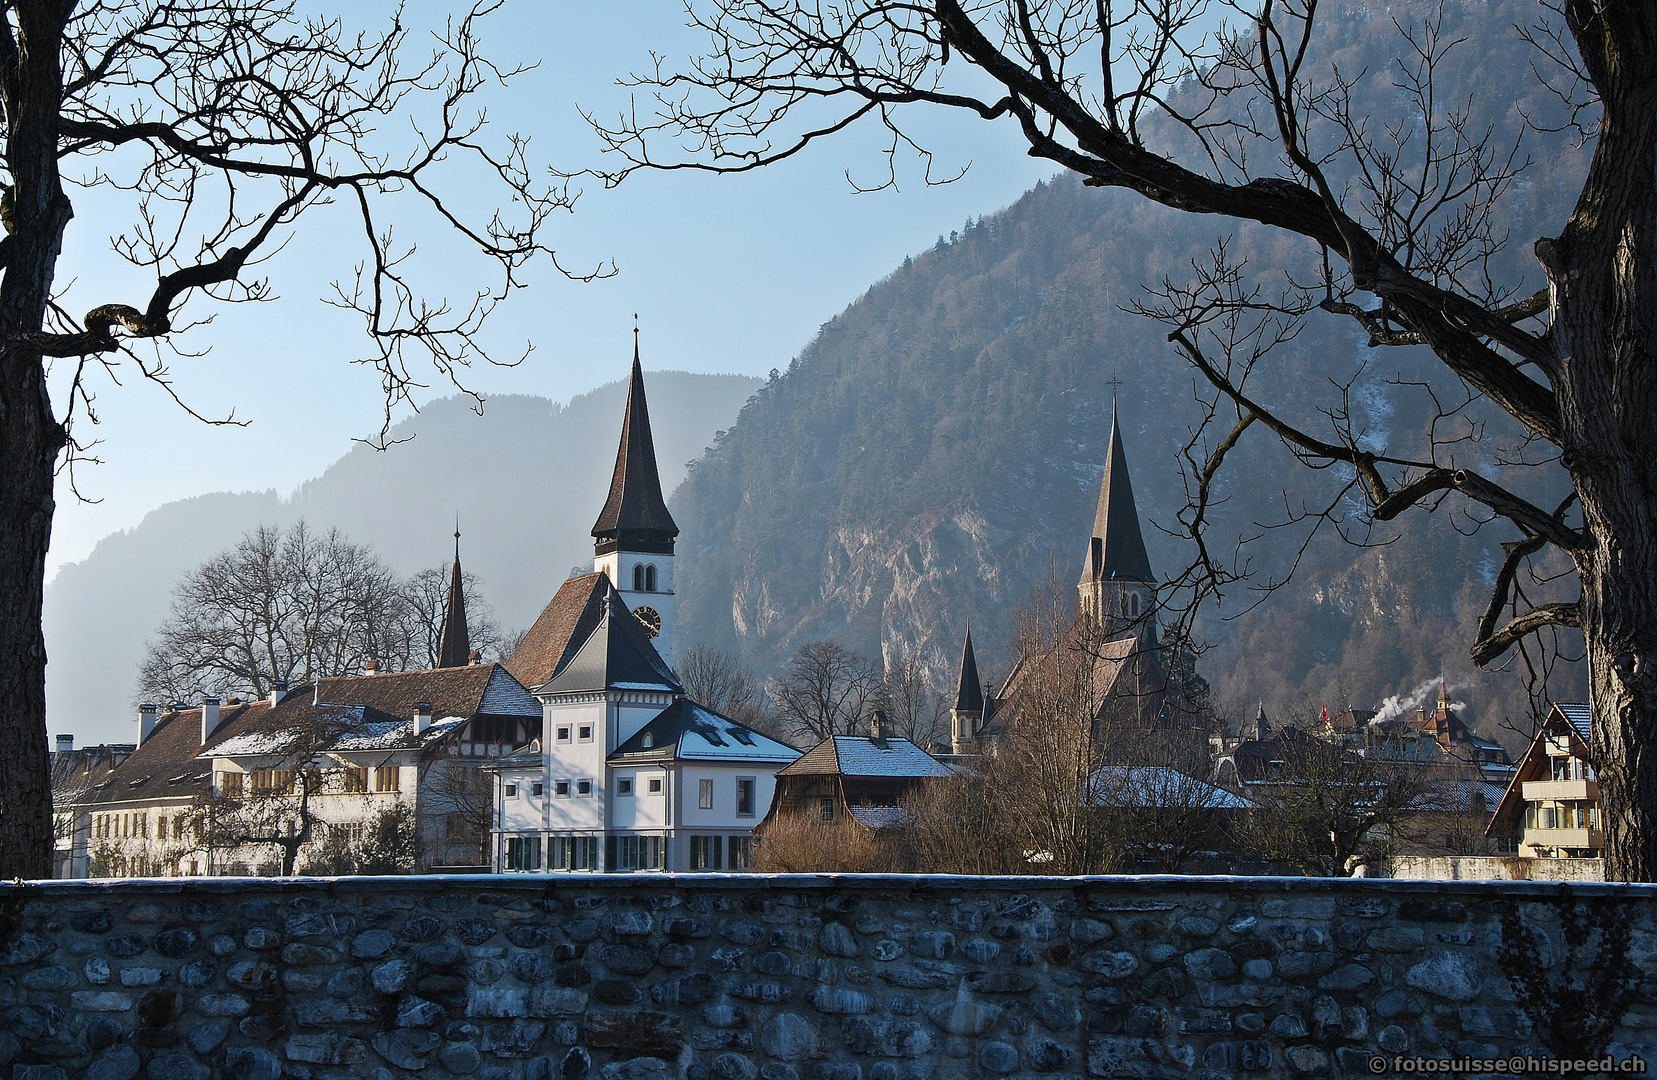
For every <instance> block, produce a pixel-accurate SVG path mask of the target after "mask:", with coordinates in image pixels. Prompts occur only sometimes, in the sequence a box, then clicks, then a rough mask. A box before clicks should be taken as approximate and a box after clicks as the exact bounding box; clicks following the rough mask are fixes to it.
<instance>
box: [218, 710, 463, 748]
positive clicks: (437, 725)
mask: <svg viewBox="0 0 1657 1080" xmlns="http://www.w3.org/2000/svg"><path fill="white" fill-rule="evenodd" d="M313 708H315V709H317V710H318V711H319V715H318V716H317V718H316V721H314V722H318V723H324V724H327V725H328V728H329V729H330V730H326V731H324V732H320V733H319V732H316V731H309V732H308V731H306V730H305V729H303V728H300V727H296V726H288V727H283V728H278V729H276V730H274V731H248V732H244V733H242V734H240V735H234V736H232V737H230V738H228V739H226V740H225V741H223V742H221V743H219V744H218V745H216V746H214V747H213V748H212V749H210V750H208V751H206V752H205V753H203V754H201V755H199V757H200V758H201V759H210V758H217V757H269V756H274V755H279V754H286V753H289V752H290V751H292V750H293V749H294V748H295V747H296V746H297V745H298V744H299V742H300V740H301V738H317V737H318V734H321V735H322V736H323V737H322V738H321V739H320V740H319V742H318V745H317V747H316V749H318V750H319V751H320V750H327V751H330V752H333V753H341V754H344V753H354V752H362V751H374V750H415V749H419V748H420V747H423V746H425V745H427V744H428V743H431V742H433V741H435V740H437V739H441V738H443V737H444V736H445V735H448V734H450V733H452V732H454V731H455V730H457V729H458V728H459V727H460V726H461V725H462V724H464V723H466V720H467V718H466V717H464V716H447V717H444V718H443V719H442V720H436V721H433V722H432V725H431V726H430V727H428V728H427V729H426V730H425V731H423V732H419V733H416V732H415V729H414V721H413V720H412V719H411V720H394V719H368V718H367V712H368V710H367V709H366V708H365V707H364V706H362V705H330V704H328V703H327V702H321V703H319V704H317V705H315V706H313ZM383 715H384V714H376V716H383Z"/></svg>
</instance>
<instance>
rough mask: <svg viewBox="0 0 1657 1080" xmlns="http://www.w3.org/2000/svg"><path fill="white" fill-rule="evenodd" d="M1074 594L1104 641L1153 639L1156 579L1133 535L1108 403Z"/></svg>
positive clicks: (1124, 469)
mask: <svg viewBox="0 0 1657 1080" xmlns="http://www.w3.org/2000/svg"><path fill="white" fill-rule="evenodd" d="M1077 588H1078V589H1079V590H1080V592H1081V606H1082V611H1083V612H1084V613H1086V614H1087V615H1090V616H1092V617H1093V619H1095V620H1096V621H1097V622H1098V623H1099V624H1100V625H1101V626H1102V627H1103V629H1104V633H1105V637H1106V638H1107V639H1110V638H1116V637H1119V636H1121V635H1122V634H1125V633H1134V634H1140V635H1148V636H1150V637H1151V638H1153V639H1154V637H1155V634H1156V622H1155V620H1154V619H1153V618H1152V608H1153V606H1154V604H1155V602H1156V577H1155V575H1153V574H1152V573H1151V560H1150V558H1149V557H1148V556H1146V554H1145V538H1144V536H1143V535H1142V534H1141V533H1140V531H1139V508H1138V507H1137V506H1136V505H1135V504H1134V498H1133V484H1132V482H1131V481H1130V480H1129V479H1128V459H1127V455H1126V454H1125V453H1124V452H1123V450H1122V433H1121V431H1120V430H1119V429H1118V427H1117V423H1116V403H1115V402H1114V401H1113V402H1111V407H1110V449H1109V451H1107V452H1106V455H1105V476H1104V481H1103V482H1102V483H1101V484H1100V486H1099V508H1098V510H1097V511H1096V512H1095V513H1094V517H1093V535H1092V537H1091V538H1089V540H1088V544H1087V556H1086V558H1085V559H1084V560H1083V563H1082V580H1081V581H1080V582H1079V583H1078V585H1077Z"/></svg>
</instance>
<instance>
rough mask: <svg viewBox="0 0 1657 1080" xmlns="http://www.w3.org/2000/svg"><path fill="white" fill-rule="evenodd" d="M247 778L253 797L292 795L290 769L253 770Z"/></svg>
mask: <svg viewBox="0 0 1657 1080" xmlns="http://www.w3.org/2000/svg"><path fill="white" fill-rule="evenodd" d="M247 776H248V786H249V787H250V788H251V789H252V791H253V794H255V795H291V794H293V770H292V769H255V770H253V771H252V772H250V773H248V774H247Z"/></svg>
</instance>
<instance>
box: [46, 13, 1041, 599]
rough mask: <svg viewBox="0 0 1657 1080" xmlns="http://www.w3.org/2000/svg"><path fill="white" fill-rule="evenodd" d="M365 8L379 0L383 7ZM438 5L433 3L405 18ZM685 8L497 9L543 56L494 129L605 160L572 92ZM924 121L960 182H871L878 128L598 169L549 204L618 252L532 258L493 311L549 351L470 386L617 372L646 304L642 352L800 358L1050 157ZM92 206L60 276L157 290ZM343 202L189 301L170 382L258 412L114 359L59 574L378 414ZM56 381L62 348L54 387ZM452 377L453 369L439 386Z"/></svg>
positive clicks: (679, 363) (591, 92)
mask: <svg viewBox="0 0 1657 1080" xmlns="http://www.w3.org/2000/svg"><path fill="white" fill-rule="evenodd" d="M389 6H390V5H389V4H388V5H386V8H387V9H388V10H389ZM350 10H351V11H352V15H353V18H361V19H366V16H365V15H364V12H366V11H367V10H368V5H367V4H362V5H352V6H351V9H350ZM443 10H444V6H443V5H440V4H435V3H417V4H415V5H414V7H413V15H414V17H415V18H416V19H419V18H431V17H433V16H439V17H440V16H441V13H442V12H443ZM683 22H684V15H683V10H682V8H681V7H680V5H679V4H678V3H675V2H671V0H605V2H603V3H568V2H563V0H559V2H554V3H547V2H539V3H530V2H524V0H520V2H517V3H512V4H509V5H508V7H507V9H506V10H505V11H503V12H502V13H501V14H500V15H498V16H496V17H494V18H492V19H491V20H490V21H489V22H488V23H486V24H485V27H484V33H483V37H484V43H485V51H486V52H487V53H488V54H489V55H491V56H493V57H496V58H499V59H501V60H502V61H503V62H514V61H515V62H525V63H539V65H540V67H539V68H538V69H537V70H536V71H534V72H531V73H528V74H526V75H524V76H522V77H521V78H520V79H519V80H517V81H516V82H515V83H514V87H513V90H512V92H511V94H510V95H509V96H506V97H497V98H496V99H495V100H493V101H492V102H491V106H490V118H491V124H492V130H494V131H495V132H496V133H497V134H504V133H505V132H507V131H510V130H517V131H522V132H524V133H526V134H529V135H531V136H532V137H533V140H534V141H533V143H532V147H533V150H532V156H533V157H534V158H535V159H536V160H538V161H539V162H541V163H543V164H546V163H551V164H556V165H558V166H559V167H561V168H565V169H571V170H573V169H578V168H582V167H588V166H595V165H602V164H603V161H602V159H601V158H600V156H599V147H598V143H597V140H596V139H595V137H594V136H593V135H592V133H591V132H590V131H589V130H588V129H587V127H586V125H585V123H584V122H583V121H582V119H581V117H580V116H579V114H578V113H577V105H580V106H582V107H585V108H587V109H589V110H596V111H597V112H599V113H600V114H606V113H609V114H613V113H614V112H615V111H616V110H618V109H620V108H621V107H622V106H623V105H624V104H625V103H626V101H627V91H625V90H621V89H619V88H617V87H616V86H615V81H616V79H617V78H618V76H621V75H624V74H626V73H627V72H629V71H636V70H641V69H643V68H645V67H646V66H647V65H648V64H649V62H650V61H649V57H650V54H651V52H652V51H654V52H656V53H659V54H663V55H665V56H666V57H668V58H669V59H670V60H671V59H678V58H683V57H685V56H687V55H689V54H690V53H692V52H694V51H696V50H697V47H698V45H699V44H700V41H699V39H698V38H697V37H696V36H695V35H694V34H693V33H692V32H690V31H688V30H687V29H686V28H685V27H684V25H683ZM910 120H911V122H912V130H913V131H914V132H915V133H916V134H917V135H918V136H919V137H920V139H921V140H922V141H923V142H924V143H925V144H927V145H928V146H929V148H931V149H933V150H934V151H935V152H936V153H937V154H938V162H939V164H938V166H937V168H936V172H939V173H942V172H950V173H952V172H954V171H958V170H960V169H961V168H963V167H966V168H967V173H966V176H965V177H964V178H963V179H961V180H960V181H958V182H956V183H953V184H950V185H947V186H942V187H928V186H927V185H926V184H925V183H924V182H923V180H922V174H921V171H920V168H919V167H918V166H916V165H914V163H912V162H911V163H909V167H907V168H905V169H904V170H903V171H902V172H901V173H900V179H902V180H903V183H902V185H901V190H899V191H896V192H893V191H885V192H880V193H876V194H857V193H855V192H854V191H853V190H852V187H851V184H850V183H849V182H848V180H847V178H846V173H847V172H848V170H849V171H850V172H851V174H852V176H853V178H855V179H861V180H864V181H867V180H870V179H873V178H876V177H878V176H879V175H880V173H881V171H882V170H883V168H884V165H883V160H882V158H881V156H880V152H879V151H880V148H881V145H882V143H881V140H880V138H879V132H878V131H876V130H874V129H872V128H871V129H869V130H867V131H863V132H856V131H854V132H852V133H849V134H847V135H845V136H843V137H841V138H839V139H837V140H835V141H833V142H831V143H827V144H823V145H821V146H819V147H817V148H815V149H813V150H812V151H811V152H809V153H806V154H804V155H801V156H800V157H798V158H796V159H794V160H792V161H789V162H786V163H784V164H782V165H779V166H775V167H772V168H770V169H765V170H761V171H759V172H756V173H751V174H747V175H744V176H733V177H714V176H707V175H701V174H691V173H671V174H641V175H638V176H635V177H634V178H633V179H631V180H629V181H628V182H627V183H625V184H623V185H622V186H621V187H620V188H618V189H615V190H610V191H606V190H603V189H602V188H601V187H599V186H598V185H596V184H587V185H586V186H585V192H584V194H583V196H582V198H581V200H580V201H579V203H578V205H577V208H576V210H575V213H574V214H573V215H571V216H569V217H567V218H564V219H562V220H559V221H556V222H554V224H553V232H552V233H551V236H552V239H553V241H554V244H555V246H556V247H557V249H558V252H559V257H560V259H561V260H563V261H565V263H566V265H569V266H572V267H582V266H589V265H596V264H598V263H600V262H608V261H610V260H614V262H615V263H616V264H617V266H618V268H619V273H618V274H617V275H616V276H615V277H614V278H613V279H610V280H607V281H600V282H594V283H590V284H576V283H572V282H569V281H566V280H563V279H561V278H560V277H559V276H558V275H556V274H555V273H553V272H551V271H550V268H549V267H547V266H542V267H541V268H539V269H538V270H536V271H535V272H534V273H532V274H531V275H530V281H531V283H532V287H531V288H530V289H529V290H527V291H525V292H520V293H518V294H517V295H516V296H515V297H514V298H513V300H512V302H511V304H510V306H509V307H508V308H506V309H503V310H502V311H501V312H500V313H499V317H498V318H497V320H496V322H495V324H494V327H493V330H492V341H493V343H494V344H496V345H497V346H498V347H499V348H500V349H501V351H502V352H503V353H515V352H516V351H517V350H519V349H521V348H522V346H523V345H524V344H525V343H530V344H532V345H533V346H534V351H533V353H532V354H531V356H530V358H529V359H528V360H527V361H526V362H525V363H524V364H522V365H520V366H518V367H515V368H510V369H489V368H479V369H475V370H474V371H473V372H471V373H470V375H469V381H470V384H471V385H472V386H474V387H475V388H477V389H479V390H481V391H482V392H484V393H485V395H488V394H510V393H527V394H541V395H545V396H547V397H551V398H554V399H560V400H563V399H567V398H569V397H570V396H571V395H573V394H577V393H580V392H582V391H585V390H588V389H591V388H592V387H594V386H597V385H599V384H601V383H604V382H607V381H610V380H612V379H617V378H620V377H622V376H623V375H624V374H625V372H626V365H627V363H628V361H629V359H630V355H631V353H630V346H631V342H630V340H629V335H630V331H631V327H632V323H633V313H634V312H637V313H638V314H639V319H640V325H641V327H642V330H643V350H644V357H645V366H646V367H647V368H681V369H686V370H691V371H705V372H741V373H748V374H764V373H765V372H766V371H768V370H770V369H771V368H773V367H786V366H787V363H788V361H789V359H790V358H791V357H793V356H794V355H795V354H796V353H797V352H798V351H799V350H800V348H801V347H802V346H804V345H805V344H806V342H807V341H809V340H810V338H811V337H812V335H813V334H814V333H815V331H816V329H817V327H818V326H819V325H821V324H822V323H823V322H824V321H826V320H827V319H829V318H830V317H832V316H833V315H834V314H835V313H836V312H838V311H839V310H841V309H842V308H844V307H845V306H846V304H847V303H849V302H850V301H852V300H854V299H855V298H856V297H857V296H858V295H860V294H861V293H862V292H863V291H864V290H865V289H866V288H867V287H868V286H869V285H870V284H871V283H873V282H874V281H875V280H877V279H879V278H880V277H882V276H884V275H885V274H887V273H889V272H890V271H891V270H892V269H894V268H895V267H896V266H897V265H898V264H899V263H901V262H902V261H903V257H904V255H906V254H910V253H914V252H917V251H920V250H922V249H924V248H926V247H928V246H930V245H931V244H932V243H933V242H934V241H935V239H936V238H937V236H938V235H939V234H942V233H948V232H949V231H950V230H951V229H957V228H960V226H961V224H962V222H963V221H964V220H965V219H966V218H967V217H968V216H973V217H976V216H978V215H981V214H986V213H992V212H994V211H995V210H997V209H999V208H1001V207H1003V206H1005V205H1007V204H1008V203H1010V202H1012V201H1013V200H1014V199H1016V198H1017V197H1018V196H1019V194H1021V193H1022V192H1023V191H1025V190H1026V189H1028V188H1029V187H1030V186H1031V185H1033V184H1034V183H1035V182H1036V180H1037V179H1039V178H1041V177H1043V176H1046V175H1049V174H1050V172H1051V171H1052V170H1051V167H1050V166H1047V165H1044V164H1042V163H1039V162H1035V161H1033V160H1031V159H1030V158H1028V157H1027V156H1025V154H1024V151H1023V146H1022V143H1021V140H1019V138H1018V136H1017V132H1016V131H1015V130H1014V129H1013V128H1012V126H1011V125H1009V124H1006V123H1001V124H986V123H983V122H981V121H976V120H973V119H972V118H970V117H967V116H965V115H946V114H942V113H935V114H927V113H922V112H916V113H912V114H911V116H910ZM76 206H77V214H76V219H75V221H74V222H73V223H72V224H71V226H70V234H69V236H68V238H67V240H66V245H65V253H64V258H63V261H62V263H61V264H60V273H59V283H60V286H65V287H66V293H67V295H66V299H65V303H66V306H67V307H68V308H69V310H72V311H83V310H87V309H89V308H90V307H92V306H95V305H96V304H100V303H109V302H126V303H134V304H136V305H137V306H140V307H141V306H143V302H144V300H145V299H147V295H148V293H147V288H146V281H145V280H144V278H143V277H142V276H139V277H133V276H130V275H126V274H125V273H124V271H123V268H122V266H121V265H120V264H119V263H118V262H117V261H116V259H115V256H114V255H112V254H111V253H110V251H109V238H110V236H111V235H112V234H113V233H115V232H117V231H119V230H120V229H121V228H123V227H125V226H126V224H127V222H128V221H129V220H130V209H128V208H124V204H122V203H119V202H116V201H113V200H109V199H106V198H103V197H94V196H91V195H84V196H79V197H77V200H76ZM341 223H343V224H348V222H346V220H345V218H344V217H343V216H333V217H330V215H329V212H327V211H325V212H324V213H322V214H318V215H316V217H315V218H313V219H311V220H310V221H309V224H308V226H302V227H301V231H300V232H299V234H298V235H296V237H295V238H294V240H293V241H292V242H291V243H290V244H289V246H288V247H287V249H285V250H284V251H283V252H282V253H281V255H280V256H279V257H278V258H277V259H275V260H274V261H273V262H272V263H271V264H270V265H269V267H268V272H269V274H270V277H271V280H272V284H273V285H274V287H275V290H274V291H276V292H277V293H279V294H280V299H279V300H278V301H276V302H274V303H270V304H265V305H258V306H228V307H227V306H219V307H217V308H210V306H208V305H203V306H201V307H198V308H193V309H192V310H193V311H194V312H195V313H196V314H198V315H202V314H206V313H208V311H209V310H212V311H214V312H215V313H216V318H215V320H214V321H213V323H211V324H210V325H207V326H204V327H199V328H197V329H195V330H192V331H191V332H190V334H189V335H188V336H187V337H185V338H183V339H181V344H182V345H183V346H184V347H185V348H187V349H188V350H190V351H192V352H200V351H203V350H206V351H205V355H201V356H199V357H189V358H175V359H173V360H172V361H171V367H172V370H173V373H174V377H175V381H176V386H177V388H178V391H179V393H180V395H181V396H182V397H183V398H184V399H185V400H186V401H188V402H189V404H190V405H191V406H192V407H194V408H196V409H198V410H199V411H201V412H203V413H204V414H208V415H224V414H226V413H228V412H230V411H231V410H232V409H233V410H234V412H235V416H236V417H237V419H239V420H244V421H247V422H248V426H246V427H209V426H206V425H203V424H201V423H199V422H197V421H195V420H193V419H191V418H190V417H189V416H188V415H187V414H186V413H184V412H183V411H182V410H180V408H179V407H178V406H177V405H176V404H174V403H173V402H172V401H171V399H170V398H168V397H167V395H166V394H165V393H163V392H162V391H161V390H160V389H159V388H157V387H155V386H152V385H149V384H146V383H144V382H143V381H141V380H134V379H131V378H129V377H128V376H127V375H126V374H125V373H122V372H117V375H118V377H120V379H121V381H122V383H123V384H124V385H121V386H116V385H114V384H113V383H112V382H111V381H110V380H108V379H107V378H99V379H98V380H96V381H95V382H94V387H95V391H96V393H97V406H98V411H99V417H100V420H101V423H100V424H99V425H98V427H97V428H95V429H89V428H88V427H86V426H85V425H83V426H81V427H80V428H79V429H78V434H79V435H80V436H81V437H82V438H85V437H87V435H88V433H89V431H90V433H91V437H94V438H97V439H100V440H101V444H100V445H99V446H98V447H97V448H96V450H95V451H94V453H95V454H96V455H97V456H98V457H99V458H101V459H102V460H103V462H104V463H103V464H101V465H95V466H86V467H83V468H81V469H80V470H79V471H78V473H77V477H76V482H77V486H78V488H79V490H80V492H81V494H82V495H83V496H86V497H87V498H88V499H93V500H98V501H96V502H79V501H77V500H76V499H75V497H74V496H73V495H72V494H71V493H70V492H69V490H68V487H67V485H66V484H61V483H60V486H59V494H58V510H57V517H56V522H55V525H54V532H53V546H52V551H51V555H50V564H49V565H50V569H49V572H53V571H55V570H56V568H57V567H58V566H60V565H62V564H63V563H65V562H69V561H74V560H78V559H80V558H83V557H84V556H85V555H86V554H87V553H88V552H89V551H90V550H91V548H92V546H93V545H94V544H95V543H96V542H97V540H98V539H99V538H101V537H102V536H104V535H107V534H108V533H110V532H113V531H116V530H119V529H124V528H129V527H131V526H133V525H135V524H137V522H138V521H139V520H140V519H141V518H142V517H143V515H144V514H145V513H146V512H147V511H149V510H150V509H153V508H154V507H156V506H158V505H160V504H161V503H164V502H167V501H169V500H172V499H178V498H183V497H186V496H189V495H194V494H198V493H201V492H206V491H215V490H262V489H266V488H276V489H278V490H280V491H282V492H283V493H286V492H288V491H290V490H291V489H292V488H293V487H294V486H295V485H297V484H298V483H299V482H300V481H302V480H304V479H306V478H307V477H310V476H313V475H315V474H316V473H318V472H320V471H321V470H322V469H323V468H324V467H326V465H327V464H328V463H329V462H331V461H332V460H334V459H335V458H336V457H338V456H339V455H340V454H342V453H344V452H345V450H347V449H348V448H349V447H350V445H351V439H352V438H353V437H362V436H367V435H370V434H372V433H373V432H375V431H376V430H377V429H378V423H379V416H380V408H381V405H380V397H379V388H378V380H377V378H376V377H375V376H374V375H373V373H372V372H370V371H368V370H365V369H363V368H361V367H359V366H355V365H353V364H351V362H350V361H351V360H352V359H353V358H354V357H356V356H358V355H361V353H362V350H363V342H362V338H361V335H360V331H359V330H358V328H357V326H356V325H355V324H354V323H353V322H352V321H351V320H350V319H347V318H345V317H343V316H342V315H340V314H338V313H336V312H334V311H333V310H332V309H330V308H328V307H326V306H325V305H324V304H323V303H322V302H321V300H320V297H322V296H323V294H324V293H325V291H326V289H327V286H328V283H329V282H330V281H332V280H334V279H335V278H337V277H340V276H342V275H348V274H349V272H350V267H351V264H352V263H353V262H354V261H355V260H356V259H357V258H358V257H359V255H358V250H357V249H356V248H355V247H354V246H353V240H354V237H353V236H352V234H351V232H350V230H349V229H348V228H343V227H336V225H339V224H341ZM402 235H403V237H404V238H408V239H413V240H415V241H416V242H421V241H422V240H425V241H426V242H427V243H428V247H431V246H433V245H435V246H436V248H437V249H439V250H441V246H442V244H443V243H444V242H445V241H444V240H443V238H442V237H441V236H439V235H437V234H435V233H433V234H432V235H431V236H430V237H429V238H427V237H422V236H421V235H420V234H419V233H418V232H415V233H414V234H413V235H412V236H411V235H410V234H409V233H408V232H404V233H403V234H402ZM460 284H462V285H464V284H465V283H464V281H462V282H461V283H460ZM63 386H64V372H63V370H62V369H61V368H60V369H59V370H58V371H57V372H56V373H55V374H54V378H53V390H54V400H61V397H62V393H63ZM450 392H452V388H446V387H445V386H443V385H441V384H437V385H434V386H433V389H432V390H431V391H430V392H429V394H428V395H427V396H431V395H441V394H444V393H450ZM486 415H487V414H486ZM480 467H487V463H480Z"/></svg>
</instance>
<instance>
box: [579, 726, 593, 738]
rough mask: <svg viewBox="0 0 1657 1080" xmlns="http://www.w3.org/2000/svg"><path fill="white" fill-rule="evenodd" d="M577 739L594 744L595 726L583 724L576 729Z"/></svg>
mask: <svg viewBox="0 0 1657 1080" xmlns="http://www.w3.org/2000/svg"><path fill="white" fill-rule="evenodd" d="M576 738H577V739H579V740H581V741H582V742H592V741H593V725H591V724H582V725H581V726H580V727H579V728H577V729H576Z"/></svg>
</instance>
